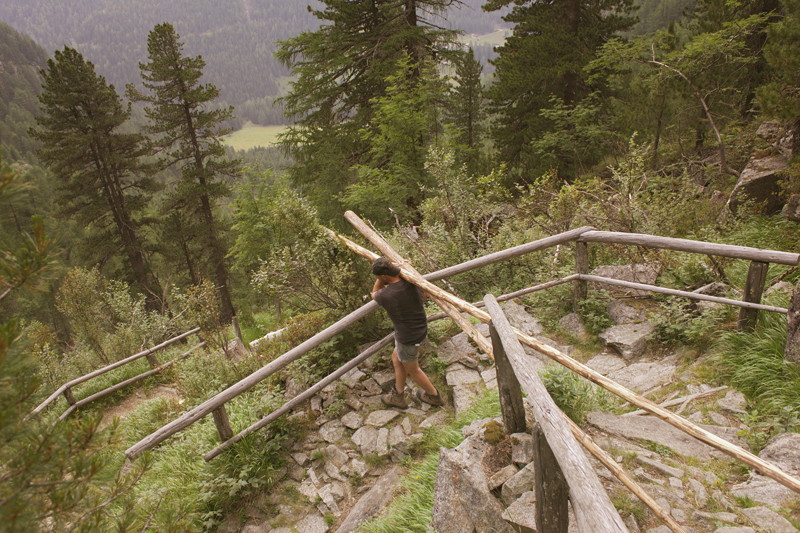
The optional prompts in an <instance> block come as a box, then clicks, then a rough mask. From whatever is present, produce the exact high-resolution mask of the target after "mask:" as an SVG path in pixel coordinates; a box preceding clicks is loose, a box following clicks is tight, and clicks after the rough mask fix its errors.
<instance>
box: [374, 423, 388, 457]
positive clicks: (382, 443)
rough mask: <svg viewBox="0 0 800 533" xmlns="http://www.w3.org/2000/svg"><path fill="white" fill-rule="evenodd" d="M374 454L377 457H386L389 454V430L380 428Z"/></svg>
mask: <svg viewBox="0 0 800 533" xmlns="http://www.w3.org/2000/svg"><path fill="white" fill-rule="evenodd" d="M375 453H377V454H378V455H388V453H389V430H388V429H386V428H380V429H379V430H378V436H377V438H376V439H375Z"/></svg>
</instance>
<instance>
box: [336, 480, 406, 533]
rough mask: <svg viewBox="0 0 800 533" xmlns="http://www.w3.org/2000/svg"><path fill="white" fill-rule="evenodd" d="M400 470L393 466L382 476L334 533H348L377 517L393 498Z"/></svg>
mask: <svg viewBox="0 0 800 533" xmlns="http://www.w3.org/2000/svg"><path fill="white" fill-rule="evenodd" d="M401 472H402V469H401V468H400V467H398V466H395V467H394V468H392V469H391V470H389V472H388V473H386V474H384V475H383V476H382V477H381V478H380V479H379V480H378V481H377V483H375V485H373V486H372V488H371V489H370V490H369V492H367V493H366V494H365V495H364V496H362V497H361V499H360V500H358V503H357V504H356V505H355V507H353V510H352V511H350V514H349V515H347V518H345V520H344V522H342V525H341V526H339V529H337V530H336V533H350V531H354V530H355V529H357V528H358V526H360V525H361V522H363V521H364V520H367V519H369V518H372V517H373V516H376V515H378V514H379V513H380V512H381V511H382V510H383V509H385V508H386V506H387V505H389V502H391V501H392V497H393V496H394V488H395V486H396V485H397V482H398V480H399V479H400V474H401Z"/></svg>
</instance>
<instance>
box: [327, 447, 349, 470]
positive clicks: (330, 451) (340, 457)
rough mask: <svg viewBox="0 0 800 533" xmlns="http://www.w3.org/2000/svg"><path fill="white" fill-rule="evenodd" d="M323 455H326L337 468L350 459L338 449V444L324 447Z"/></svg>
mask: <svg viewBox="0 0 800 533" xmlns="http://www.w3.org/2000/svg"><path fill="white" fill-rule="evenodd" d="M325 455H327V456H328V459H329V460H330V461H331V462H332V463H333V464H335V465H336V466H337V467H338V468H341V467H343V466H344V465H346V464H347V461H349V460H350V458H349V457H347V454H346V453H344V452H343V451H342V450H341V449H339V447H338V446H334V445H333V444H331V445H330V446H328V447H327V448H325Z"/></svg>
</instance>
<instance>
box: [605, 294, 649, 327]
mask: <svg viewBox="0 0 800 533" xmlns="http://www.w3.org/2000/svg"><path fill="white" fill-rule="evenodd" d="M608 316H609V317H610V318H611V320H613V321H614V323H615V324H616V325H618V326H619V325H622V324H636V323H637V322H642V321H643V320H644V319H645V318H646V317H645V313H644V311H642V310H641V309H636V308H635V307H631V306H630V305H628V304H626V303H625V302H623V301H621V300H612V301H611V303H610V304H608Z"/></svg>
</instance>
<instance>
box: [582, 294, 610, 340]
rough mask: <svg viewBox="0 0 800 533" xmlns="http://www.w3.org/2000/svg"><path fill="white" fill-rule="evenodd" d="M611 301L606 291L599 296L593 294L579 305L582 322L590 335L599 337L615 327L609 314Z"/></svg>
mask: <svg viewBox="0 0 800 533" xmlns="http://www.w3.org/2000/svg"><path fill="white" fill-rule="evenodd" d="M610 299H611V298H610V296H609V295H608V293H607V292H606V291H600V292H599V294H598V293H594V292H592V293H591V295H590V296H588V297H587V298H585V299H584V300H583V301H581V302H580V304H579V305H578V314H579V315H580V317H581V322H582V323H583V325H584V327H585V328H586V331H588V332H589V333H590V334H592V335H597V334H598V333H602V332H603V331H605V330H606V329H608V328H610V327H611V326H613V325H614V322H613V321H612V320H611V317H610V316H609V314H608V302H609V301H610Z"/></svg>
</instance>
